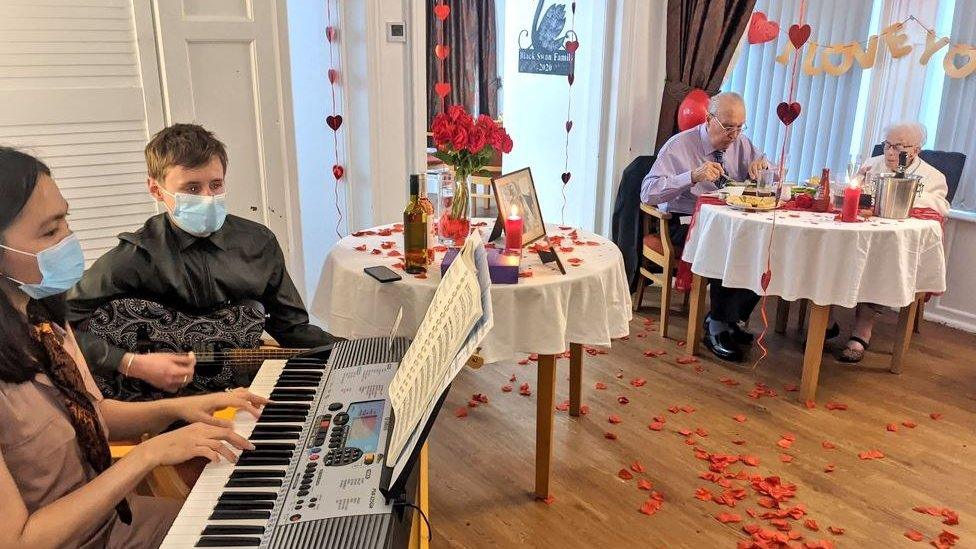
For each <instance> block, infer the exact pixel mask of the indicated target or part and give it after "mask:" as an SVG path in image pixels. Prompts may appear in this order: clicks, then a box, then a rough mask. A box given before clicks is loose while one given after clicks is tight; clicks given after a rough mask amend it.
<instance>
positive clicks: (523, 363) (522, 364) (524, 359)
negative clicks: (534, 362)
mask: <svg viewBox="0 0 976 549" xmlns="http://www.w3.org/2000/svg"><path fill="white" fill-rule="evenodd" d="M518 363H519V366H525V365H526V364H528V363H529V359H527V358H523V359H522V360H520V361H518Z"/></svg>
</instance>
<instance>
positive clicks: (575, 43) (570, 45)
mask: <svg viewBox="0 0 976 549" xmlns="http://www.w3.org/2000/svg"><path fill="white" fill-rule="evenodd" d="M578 49H579V40H570V41H567V42H566V51H568V52H569V53H576V50H578Z"/></svg>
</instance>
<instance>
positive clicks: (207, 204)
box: [159, 187, 227, 237]
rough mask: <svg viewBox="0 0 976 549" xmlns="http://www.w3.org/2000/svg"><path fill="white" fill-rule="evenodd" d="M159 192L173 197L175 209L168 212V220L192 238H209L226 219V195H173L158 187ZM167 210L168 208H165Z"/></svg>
mask: <svg viewBox="0 0 976 549" xmlns="http://www.w3.org/2000/svg"><path fill="white" fill-rule="evenodd" d="M159 190H160V191H162V192H164V193H166V194H168V195H169V196H171V197H173V200H175V201H176V207H175V208H173V210H172V211H171V212H170V219H172V220H173V223H176V226H177V227H179V228H181V229H183V230H184V231H186V232H188V233H190V234H192V235H193V236H201V237H203V236H210V235H212V234H213V233H215V232H217V231H218V230H219V229H220V228H221V227H222V226H223V225H224V219H226V218H227V200H226V198H227V195H226V194H218V195H215V196H202V195H196V194H186V193H176V194H173V193H171V192H169V191H167V190H166V189H164V188H162V187H160V188H159ZM166 209H167V210H169V208H168V207H167V208H166Z"/></svg>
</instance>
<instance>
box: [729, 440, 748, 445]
mask: <svg viewBox="0 0 976 549" xmlns="http://www.w3.org/2000/svg"><path fill="white" fill-rule="evenodd" d="M745 443H746V441H744V440H742V439H736V440H733V441H732V444H736V445H738V446H742V445H743V444H745Z"/></svg>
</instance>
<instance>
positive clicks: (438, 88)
mask: <svg viewBox="0 0 976 549" xmlns="http://www.w3.org/2000/svg"><path fill="white" fill-rule="evenodd" d="M434 93H436V94H437V97H440V98H441V99H444V98H445V97H447V94H449V93H451V84H449V83H447V82H438V83H436V84H434Z"/></svg>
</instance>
